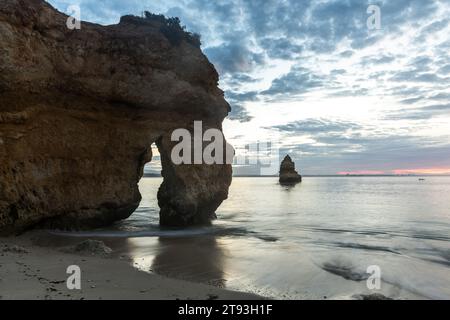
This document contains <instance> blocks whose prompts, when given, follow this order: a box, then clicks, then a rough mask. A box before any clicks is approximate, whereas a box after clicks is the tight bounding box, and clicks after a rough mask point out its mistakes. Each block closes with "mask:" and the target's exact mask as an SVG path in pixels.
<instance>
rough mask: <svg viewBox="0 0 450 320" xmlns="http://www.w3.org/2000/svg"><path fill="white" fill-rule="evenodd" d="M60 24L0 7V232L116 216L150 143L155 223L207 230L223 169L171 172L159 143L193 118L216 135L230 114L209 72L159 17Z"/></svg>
mask: <svg viewBox="0 0 450 320" xmlns="http://www.w3.org/2000/svg"><path fill="white" fill-rule="evenodd" d="M66 20H67V16H65V15H64V14H62V13H60V12H58V11H56V10H55V9H53V8H52V7H51V6H50V5H48V4H47V3H45V2H44V1H41V0H1V1H0V232H3V233H4V232H15V231H18V230H23V229H24V228H27V227H32V226H35V225H46V226H51V227H60V228H71V229H73V228H86V227H96V226H101V225H105V224H108V223H111V222H113V221H116V220H119V219H124V218H127V217H128V216H129V215H130V214H131V213H132V212H133V211H134V210H135V209H136V207H137V206H138V205H139V202H140V200H141V195H140V193H139V190H138V186H137V183H138V181H139V179H140V178H141V177H142V174H143V167H144V165H145V163H147V162H149V161H150V160H151V158H152V154H151V144H152V143H153V142H157V145H158V147H159V150H160V153H161V157H162V162H163V176H164V182H163V185H162V186H161V188H160V190H159V193H158V199H159V204H160V207H161V213H160V215H161V222H162V224H165V225H177V226H186V225H192V224H199V223H207V222H209V221H210V219H211V218H212V217H213V216H214V211H215V210H216V209H217V207H218V206H219V205H220V203H221V202H222V201H223V200H224V199H226V198H227V193H228V187H229V185H230V183H231V175H232V174H231V173H232V172H231V166H229V165H195V166H193V165H181V166H175V165H173V163H171V160H170V152H171V149H172V146H173V144H174V142H171V140H170V136H171V133H172V131H173V130H174V129H177V128H187V129H189V130H192V126H193V122H194V120H202V121H203V128H204V130H206V129H208V128H218V129H221V123H222V121H223V119H224V118H225V117H226V116H227V114H228V112H229V109H230V107H229V105H228V103H227V102H226V101H225V99H224V97H223V92H222V91H221V90H220V89H219V88H218V86H217V85H218V74H217V72H216V70H215V69H214V67H213V65H211V64H210V63H209V62H208V60H207V58H206V57H205V56H204V55H203V54H202V52H201V50H200V49H199V47H198V45H196V44H195V43H194V42H193V41H190V40H192V39H191V38H190V36H189V35H188V34H184V33H183V34H181V35H180V34H176V36H177V38H176V41H174V39H173V37H171V36H170V34H168V33H167V26H166V24H165V21H161V19H153V20H152V19H147V20H144V19H140V18H135V17H129V16H128V17H123V18H122V20H121V22H120V23H119V24H117V25H112V26H106V27H104V26H99V25H95V24H90V23H84V22H83V23H82V24H81V30H69V29H68V28H67V27H66ZM155 192H156V190H155Z"/></svg>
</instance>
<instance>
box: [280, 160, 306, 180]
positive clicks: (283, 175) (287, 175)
mask: <svg viewBox="0 0 450 320" xmlns="http://www.w3.org/2000/svg"><path fill="white" fill-rule="evenodd" d="M299 182H302V176H301V175H299V174H298V172H297V171H295V163H294V161H292V159H291V157H290V156H289V155H287V156H286V157H285V158H284V160H283V161H282V162H281V167H280V184H296V183H299Z"/></svg>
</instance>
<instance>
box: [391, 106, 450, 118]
mask: <svg viewBox="0 0 450 320" xmlns="http://www.w3.org/2000/svg"><path fill="white" fill-rule="evenodd" d="M443 115H446V116H450V104H434V105H428V106H425V107H421V108H407V109H401V110H398V111H394V112H391V113H390V114H388V115H386V116H385V119H386V120H428V119H431V118H433V117H438V116H443Z"/></svg>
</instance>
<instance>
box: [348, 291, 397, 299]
mask: <svg viewBox="0 0 450 320" xmlns="http://www.w3.org/2000/svg"><path fill="white" fill-rule="evenodd" d="M353 298H355V299H356V300H394V299H392V298H389V297H386V296H384V295H382V294H380V293H373V294H357V295H354V296H353Z"/></svg>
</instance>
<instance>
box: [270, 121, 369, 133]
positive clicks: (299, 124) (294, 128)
mask: <svg viewBox="0 0 450 320" xmlns="http://www.w3.org/2000/svg"><path fill="white" fill-rule="evenodd" d="M272 128H273V129H277V130H280V131H281V132H289V133H296V134H317V133H335V132H340V133H342V132H346V131H347V130H350V129H361V126H360V125H358V124H356V123H352V122H346V121H330V120H327V119H306V120H299V121H295V122H290V123H287V124H284V125H277V126H273V127H272Z"/></svg>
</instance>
